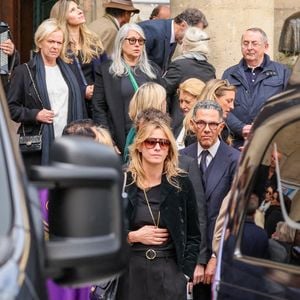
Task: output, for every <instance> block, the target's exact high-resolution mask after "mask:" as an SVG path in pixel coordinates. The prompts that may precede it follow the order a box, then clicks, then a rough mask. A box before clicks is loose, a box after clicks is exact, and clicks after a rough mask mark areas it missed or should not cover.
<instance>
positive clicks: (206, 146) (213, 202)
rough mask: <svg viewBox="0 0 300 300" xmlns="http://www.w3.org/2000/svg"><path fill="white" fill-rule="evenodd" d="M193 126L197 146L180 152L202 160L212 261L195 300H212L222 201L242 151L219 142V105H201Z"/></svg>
mask: <svg viewBox="0 0 300 300" xmlns="http://www.w3.org/2000/svg"><path fill="white" fill-rule="evenodd" d="M191 122H192V126H193V128H194V132H195V134H196V137H197V142H196V143H194V144H191V145H190V146H188V147H186V148H184V149H183V150H181V151H180V152H181V154H184V155H188V156H191V157H193V158H197V159H198V165H199V172H200V174H201V177H202V182H203V186H204V192H205V198H206V204H207V221H208V222H207V241H208V244H207V246H208V256H209V257H210V258H209V260H208V263H207V264H206V266H205V272H204V280H203V284H201V283H200V284H198V285H196V286H195V287H194V299H200V298H201V299H211V295H210V284H211V282H212V280H213V276H214V273H215V268H216V262H217V260H216V254H215V253H213V252H212V238H213V231H214V227H215V222H216V218H217V217H218V213H219V209H220V207H221V204H222V201H223V199H224V198H225V196H226V195H227V193H228V192H229V190H230V187H231V183H232V180H233V177H234V174H235V170H236V167H237V164H238V160H239V151H237V150H236V149H234V148H232V147H230V146H228V145H227V144H226V143H225V142H223V141H222V140H221V139H219V135H220V133H221V131H222V129H223V126H224V123H223V110H222V108H221V106H220V105H219V104H218V103H217V102H214V101H211V100H205V101H199V102H197V103H196V105H195V106H194V108H193V115H192V120H191ZM195 271H196V270H195ZM194 276H195V273H194Z"/></svg>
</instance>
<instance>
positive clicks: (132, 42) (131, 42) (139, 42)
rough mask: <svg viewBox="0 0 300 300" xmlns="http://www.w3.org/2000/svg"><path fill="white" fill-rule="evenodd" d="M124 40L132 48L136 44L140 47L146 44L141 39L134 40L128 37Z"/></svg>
mask: <svg viewBox="0 0 300 300" xmlns="http://www.w3.org/2000/svg"><path fill="white" fill-rule="evenodd" d="M124 40H126V41H128V43H129V45H131V46H134V45H135V44H136V42H138V44H139V45H140V46H144V45H145V43H146V40H145V39H143V38H139V39H137V38H135V37H129V38H125V39H124Z"/></svg>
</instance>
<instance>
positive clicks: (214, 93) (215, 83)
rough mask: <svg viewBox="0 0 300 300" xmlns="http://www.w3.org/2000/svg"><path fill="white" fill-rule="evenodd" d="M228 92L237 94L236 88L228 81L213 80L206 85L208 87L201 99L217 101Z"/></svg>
mask: <svg viewBox="0 0 300 300" xmlns="http://www.w3.org/2000/svg"><path fill="white" fill-rule="evenodd" d="M227 91H232V92H235V93H236V87H235V86H234V85H231V84H230V83H229V81H228V80H226V79H225V80H223V79H212V80H210V81H208V82H207V83H206V86H205V88H204V89H203V92H202V94H201V95H200V99H201V100H202V99H205V100H213V101H217V99H218V98H219V97H222V96H224V94H225V92H227Z"/></svg>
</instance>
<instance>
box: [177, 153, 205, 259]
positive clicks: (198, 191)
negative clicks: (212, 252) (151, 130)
mask: <svg viewBox="0 0 300 300" xmlns="http://www.w3.org/2000/svg"><path fill="white" fill-rule="evenodd" d="M179 168H181V169H182V170H184V171H186V172H187V173H188V176H189V179H190V181H191V183H192V185H193V187H194V192H195V196H196V201H197V205H198V220H199V226H200V233H201V244H200V252H199V255H198V260H197V264H202V265H205V264H207V262H208V259H209V253H208V250H207V238H206V230H207V205H206V201H205V194H204V189H203V184H202V180H201V175H200V172H199V169H198V162H197V160H196V159H194V158H192V157H190V156H187V155H180V156H179Z"/></svg>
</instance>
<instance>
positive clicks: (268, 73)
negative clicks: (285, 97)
mask: <svg viewBox="0 0 300 300" xmlns="http://www.w3.org/2000/svg"><path fill="white" fill-rule="evenodd" d="M268 48H269V44H268V38H267V35H266V33H265V32H264V31H263V30H262V29H260V28H249V29H247V30H246V31H245V32H244V34H243V35H242V44H241V50H242V55H243V58H242V60H241V61H240V62H239V64H237V65H235V66H232V67H230V68H228V69H227V70H226V71H225V72H224V74H223V79H228V81H229V82H230V84H232V85H235V86H236V87H237V94H236V98H235V104H234V106H235V108H234V109H233V111H232V112H231V113H230V114H229V116H228V118H227V125H228V126H229V128H230V129H231V131H232V133H233V134H234V140H233V144H234V147H236V148H239V147H241V146H242V145H243V143H244V139H245V138H247V136H248V134H249V132H250V130H251V126H252V123H253V120H254V119H255V117H256V115H257V114H258V112H259V111H260V109H261V108H262V107H263V105H264V103H265V102H266V100H267V99H268V98H270V97H272V96H274V95H275V94H277V93H280V92H282V91H283V90H284V89H285V88H286V86H287V82H288V79H289V76H290V71H289V69H288V68H287V67H286V66H284V65H282V64H280V63H277V62H274V61H272V60H271V59H270V57H269V56H268V55H267V54H266V52H267V50H268Z"/></svg>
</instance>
